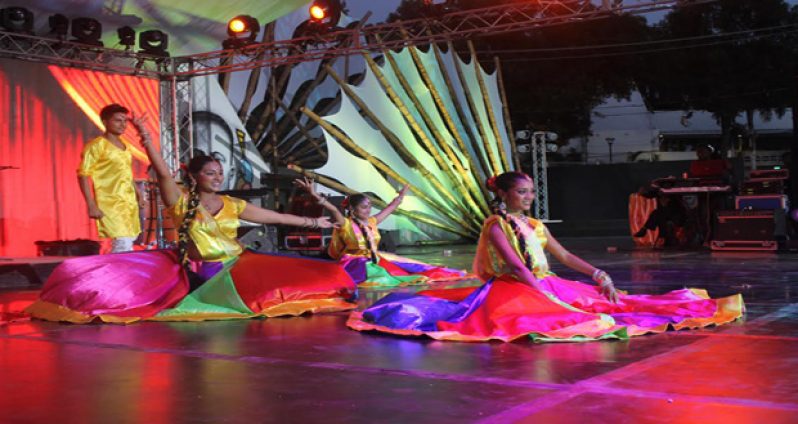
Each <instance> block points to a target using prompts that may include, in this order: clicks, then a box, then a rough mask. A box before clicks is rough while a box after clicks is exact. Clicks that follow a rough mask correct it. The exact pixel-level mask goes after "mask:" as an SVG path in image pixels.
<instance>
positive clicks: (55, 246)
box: [35, 239, 100, 256]
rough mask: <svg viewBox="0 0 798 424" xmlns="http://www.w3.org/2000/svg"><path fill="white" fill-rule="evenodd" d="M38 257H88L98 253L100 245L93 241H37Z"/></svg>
mask: <svg viewBox="0 0 798 424" xmlns="http://www.w3.org/2000/svg"><path fill="white" fill-rule="evenodd" d="M35 244H36V252H37V254H38V256H89V255H97V254H99V253H100V243H98V242H96V241H94V240H83V239H78V240H55V241H37V242H35Z"/></svg>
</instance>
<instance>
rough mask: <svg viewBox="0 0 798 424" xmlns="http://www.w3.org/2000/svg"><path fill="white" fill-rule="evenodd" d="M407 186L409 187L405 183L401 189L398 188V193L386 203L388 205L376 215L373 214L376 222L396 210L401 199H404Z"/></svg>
mask: <svg viewBox="0 0 798 424" xmlns="http://www.w3.org/2000/svg"><path fill="white" fill-rule="evenodd" d="M408 188H410V186H409V185H407V184H405V185H404V187H402V189H401V190H399V195H397V196H396V197H395V198H394V199H393V200H392V201H391V203H388V206H386V207H385V209H383V210H381V211H379V212H378V213H377V214H376V215H374V218H376V219H377V224H379V223H380V222H382V221H384V220H385V218H387V217H388V216H389V215H390V214H392V213H393V211H395V210H396V208H398V207H399V205H400V204H401V203H402V200H404V198H405V194H407V189H408Z"/></svg>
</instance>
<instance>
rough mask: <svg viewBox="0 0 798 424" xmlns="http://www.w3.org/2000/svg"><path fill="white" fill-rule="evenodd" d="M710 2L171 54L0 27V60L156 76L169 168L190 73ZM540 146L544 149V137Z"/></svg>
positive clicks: (541, 11) (480, 17) (571, 11)
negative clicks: (45, 36) (44, 35)
mask: <svg viewBox="0 0 798 424" xmlns="http://www.w3.org/2000/svg"><path fill="white" fill-rule="evenodd" d="M716 1H718V0H652V1H649V2H646V3H638V4H633V5H624V4H617V5H615V3H613V4H614V5H612V6H610V2H609V1H603V2H602V4H603V5H602V6H597V5H594V4H592V3H591V2H590V1H589V0H530V1H525V2H520V3H513V4H504V5H498V6H491V7H485V8H480V9H470V10H465V11H460V12H451V13H435V14H432V15H430V16H428V17H425V18H421V19H415V20H407V21H399V22H393V23H384V24H378V25H368V26H363V27H361V26H356V27H354V28H351V29H341V30H337V31H333V32H328V33H323V34H315V35H313V36H306V37H300V38H295V39H291V40H282V41H274V42H267V43H260V44H253V45H250V46H247V47H244V48H240V49H234V50H220V51H214V52H209V53H201V54H195V55H190V56H180V57H174V58H170V57H157V56H151V55H147V54H143V53H140V52H134V51H132V50H117V49H108V48H104V47H99V46H91V45H86V44H80V43H75V42H72V41H66V40H60V39H51V38H43V37H37V36H34V35H27V34H19V33H11V32H2V31H0V57H9V58H14V59H22V60H28V61H37V62H45V63H50V64H55V65H60V66H71V67H78V68H84V69H91V70H96V71H101V72H107V73H112V74H124V75H137V76H142V77H148V78H156V79H159V80H160V81H161V82H162V83H161V117H160V118H161V146H162V149H163V152H164V157H165V158H166V160H167V164H169V166H170V167H171V168H172V170H173V171H176V170H177V169H178V166H179V164H180V163H181V162H183V161H185V160H187V159H188V158H189V157H190V156H191V153H192V151H193V147H194V141H193V128H192V92H191V90H192V82H191V78H192V77H194V76H202V75H214V74H220V73H226V72H234V71H245V70H251V69H256V68H262V67H276V66H281V65H286V64H293V63H301V62H308V61H314V60H319V59H323V58H325V57H330V56H346V55H353V54H361V53H363V52H369V51H372V52H379V51H382V50H385V49H399V48H403V47H406V46H410V45H424V44H431V43H438V42H445V41H450V40H457V39H468V38H476V37H480V36H486V35H496V34H503V33H508V32H513V31H523V30H532V29H535V28H543V27H548V26H554V25H562V24H567V23H573V22H584V21H588V20H596V19H604V18H606V17H608V16H611V15H612V14H635V15H637V14H643V13H649V12H654V11H659V10H667V9H672V8H674V7H675V6H678V5H684V4H702V3H713V2H716ZM543 149H544V151H545V142H544V145H543ZM533 154H535V155H537V156H535V157H537V158H538V159H536V160H535V161H534V163H535V175H536V180H535V182H536V183H537V184H538V196H539V197H540V196H543V197H542V199H541V201H539V202H538V208H542V209H539V210H538V211H537V212H538V214H537V216H539V217H541V218H544V219H546V218H548V199H547V196H546V193H545V186H546V184H545V183H546V181H545V172H543V174H541V175H540V176H538V171H537V170H538V168H539V166H540V165H539V164H540V163H543V167H544V168H543V169H544V170H545V153H540V152H538V150H537V148H536V149H533ZM540 178H542V179H540Z"/></svg>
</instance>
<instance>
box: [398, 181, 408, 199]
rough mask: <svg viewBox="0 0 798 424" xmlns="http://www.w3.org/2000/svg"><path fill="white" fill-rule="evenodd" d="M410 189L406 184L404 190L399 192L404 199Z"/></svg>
mask: <svg viewBox="0 0 798 424" xmlns="http://www.w3.org/2000/svg"><path fill="white" fill-rule="evenodd" d="M408 189H410V184H405V185H404V186H402V189H401V190H399V196H401V197H404V196H405V194H407V190H408Z"/></svg>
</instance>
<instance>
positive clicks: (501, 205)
mask: <svg viewBox="0 0 798 424" xmlns="http://www.w3.org/2000/svg"><path fill="white" fill-rule="evenodd" d="M499 210H507V204H506V203H504V200H502V201H500V202H499Z"/></svg>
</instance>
